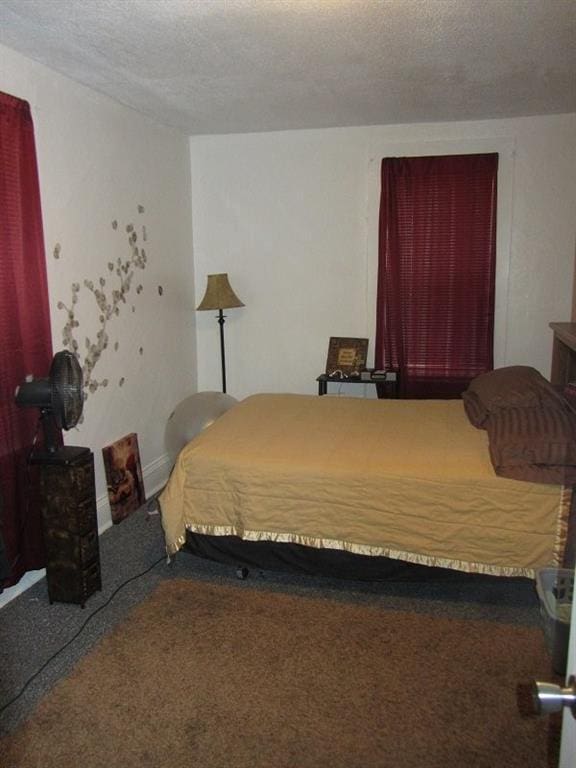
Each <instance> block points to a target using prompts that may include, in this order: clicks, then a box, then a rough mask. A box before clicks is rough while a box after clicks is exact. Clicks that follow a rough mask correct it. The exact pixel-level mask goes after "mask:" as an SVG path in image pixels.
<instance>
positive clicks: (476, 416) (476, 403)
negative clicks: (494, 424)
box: [462, 392, 490, 429]
mask: <svg viewBox="0 0 576 768" xmlns="http://www.w3.org/2000/svg"><path fill="white" fill-rule="evenodd" d="M462 400H463V401H464V410H465V411H466V415H467V416H468V420H469V421H470V424H472V425H473V426H474V427H478V429H485V427H484V423H485V421H486V419H487V418H488V416H490V414H489V412H488V411H487V410H486V408H484V406H483V405H482V403H481V402H480V398H479V397H478V395H477V394H476V392H462Z"/></svg>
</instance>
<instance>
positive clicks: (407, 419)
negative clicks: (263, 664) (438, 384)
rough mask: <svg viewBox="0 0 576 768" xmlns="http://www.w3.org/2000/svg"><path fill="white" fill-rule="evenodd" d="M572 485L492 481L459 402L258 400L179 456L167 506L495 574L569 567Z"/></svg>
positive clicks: (212, 528)
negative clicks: (566, 549)
mask: <svg viewBox="0 0 576 768" xmlns="http://www.w3.org/2000/svg"><path fill="white" fill-rule="evenodd" d="M571 493H572V491H571V489H568V488H562V487H560V486H556V485H541V484H535V483H528V482H520V481H516V480H508V479H505V478H500V477H497V476H496V475H495V474H494V471H493V469H492V465H491V463H490V458H489V454H488V445H487V435H486V432H484V431H483V430H479V429H476V428H474V427H473V426H471V425H470V424H469V422H468V419H467V417H466V415H465V413H464V408H463V405H462V402H461V401H460V400H411V401H402V400H368V399H359V398H346V397H329V396H325V397H317V396H307V395H254V396H252V397H248V398H247V399H246V400H244V401H242V402H241V403H239V404H238V405H236V406H234V407H233V408H232V409H231V410H229V411H227V412H226V413H225V414H224V415H223V416H221V417H220V418H219V419H218V420H217V421H216V422H215V423H214V424H213V425H212V426H210V427H209V428H208V429H206V430H204V431H203V432H202V433H201V434H200V435H198V436H197V437H196V438H195V439H194V440H192V441H191V442H190V443H189V444H188V445H187V446H186V447H185V448H184V449H183V451H182V452H181V454H180V456H179V457H178V460H177V462H176V466H175V467H174V470H173V472H172V475H171V477H170V480H169V483H168V485H167V487H166V488H165V490H164V492H163V493H162V495H161V497H160V506H161V512H162V523H163V526H164V532H165V536H166V545H167V550H168V552H169V553H174V552H176V551H177V550H178V549H179V548H180V547H181V546H182V545H183V543H184V541H185V532H186V529H189V530H191V531H195V532H197V533H205V534H212V535H236V536H239V537H241V538H244V539H249V540H263V539H265V540H270V541H281V542H295V543H298V544H304V545H308V546H311V547H331V548H336V549H344V550H348V551H351V552H356V553H361V554H367V555H385V556H387V557H392V558H401V559H403V560H407V561H410V562H415V563H423V564H426V565H438V566H442V567H449V568H456V569H458V570H464V571H470V572H481V573H493V574H498V575H509V576H512V575H524V576H533V571H534V569H535V568H537V567H540V566H547V565H557V564H559V563H560V562H561V559H562V555H563V548H564V544H565V538H566V528H567V520H568V515H569V508H570V500H571Z"/></svg>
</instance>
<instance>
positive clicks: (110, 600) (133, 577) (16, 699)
mask: <svg viewBox="0 0 576 768" xmlns="http://www.w3.org/2000/svg"><path fill="white" fill-rule="evenodd" d="M163 560H164V561H165V560H166V555H162V557H159V558H158V560H156V561H154V562H153V563H152V565H150V566H149V567H148V568H146V570H145V571H142V572H141V573H137V574H136V576H131V577H130V578H129V579H126V581H124V582H123V583H122V584H120V586H119V587H116V589H115V590H114V592H112V594H111V595H110V597H109V598H108V600H106V602H105V603H102V605H101V606H100V607H99V608H97V609H96V610H95V611H94V612H93V613H91V614H90V616H88V618H87V619H86V621H84V623H83V624H82V625H81V626H80V629H78V631H77V632H76V633H75V634H74V635H72V637H71V638H70V640H68V641H67V642H66V643H64V645H63V646H62V647H61V648H59V649H58V650H57V651H56V652H55V653H53V654H52V656H50V658H49V659H47V660H46V661H45V662H44V664H42V666H41V667H40V669H38V670H36V672H34V674H33V675H32V676H31V677H29V678H28V680H27V681H26V682H25V683H24V685H23V686H22V688H21V689H20V690H19V691H18V693H17V694H16V696H14V697H13V698H12V699H10V701H8V702H7V703H6V704H4V705H3V706H2V707H0V715H1V714H2V713H3V712H5V711H6V710H7V709H8V707H11V706H12V704H14V703H15V702H16V701H18V699H19V698H20V697H21V696H22V694H23V693H24V692H25V691H26V689H27V688H28V686H29V685H30V683H32V682H33V681H34V680H35V679H36V678H37V677H38V675H39V674H40V673H41V672H43V671H44V670H45V669H46V667H47V666H48V665H49V664H50V663H51V662H52V661H54V659H55V658H56V656H58V655H59V654H60V653H62V651H64V650H66V648H68V646H69V645H70V644H71V643H73V642H74V640H76V638H77V637H78V636H79V635H80V634H81V633H82V632H83V630H84V629H85V627H86V626H87V624H88V623H89V622H90V621H91V620H92V619H93V618H94V616H96V614H98V613H100V611H101V610H102V609H103V608H106V606H107V605H110V603H111V602H112V599H113V598H114V597H115V596H116V595H117V594H118V592H120V590H121V589H123V588H124V587H125V586H126V585H127V584H130V582H132V581H136V579H140V578H141V577H142V576H145V575H146V574H147V573H149V572H150V571H151V570H152V569H153V568H155V567H156V566H157V565H158V563H161V562H162V561H163Z"/></svg>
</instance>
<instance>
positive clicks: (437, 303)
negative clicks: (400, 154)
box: [375, 154, 498, 397]
mask: <svg viewBox="0 0 576 768" xmlns="http://www.w3.org/2000/svg"><path fill="white" fill-rule="evenodd" d="M497 170H498V155H497V154H481V155H449V156H444V157H412V158H386V159H385V160H383V162H382V189H381V201H380V224H379V261H378V297H377V325H376V356H375V360H376V366H377V367H378V368H384V367H386V366H388V367H392V368H395V369H396V370H398V372H399V378H400V391H401V393H402V394H403V395H404V396H405V397H458V396H459V395H460V393H461V392H462V391H463V390H464V389H465V388H466V386H467V385H468V382H469V381H470V380H471V379H472V378H474V376H477V375H478V374H479V373H483V372H484V371H487V370H491V368H492V367H493V335H494V287H495V264H496V183H497Z"/></svg>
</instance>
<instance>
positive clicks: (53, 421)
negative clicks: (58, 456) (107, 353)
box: [16, 351, 84, 453]
mask: <svg viewBox="0 0 576 768" xmlns="http://www.w3.org/2000/svg"><path fill="white" fill-rule="evenodd" d="M16 404H17V405H19V406H21V407H22V408H39V409H40V414H41V419H42V426H43V429H44V443H45V445H44V448H45V450H47V451H48V452H49V453H55V452H56V449H57V445H56V435H55V431H54V427H56V428H57V429H64V430H68V429H72V427H74V426H76V424H77V423H78V421H79V419H80V416H81V415H82V407H83V405H84V394H83V392H82V369H81V368H80V364H79V362H78V360H77V359H76V357H75V356H74V355H73V354H72V353H71V352H68V351H63V352H57V353H56V354H55V355H54V357H53V359H52V364H51V365H50V374H49V376H48V378H46V379H33V380H32V381H26V382H24V383H23V384H20V386H19V387H18V388H17V390H16Z"/></svg>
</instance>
